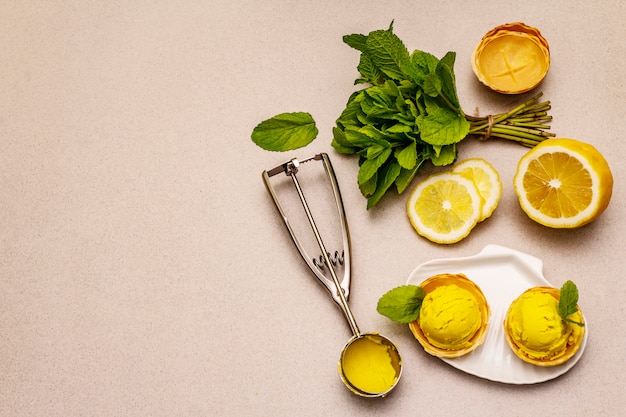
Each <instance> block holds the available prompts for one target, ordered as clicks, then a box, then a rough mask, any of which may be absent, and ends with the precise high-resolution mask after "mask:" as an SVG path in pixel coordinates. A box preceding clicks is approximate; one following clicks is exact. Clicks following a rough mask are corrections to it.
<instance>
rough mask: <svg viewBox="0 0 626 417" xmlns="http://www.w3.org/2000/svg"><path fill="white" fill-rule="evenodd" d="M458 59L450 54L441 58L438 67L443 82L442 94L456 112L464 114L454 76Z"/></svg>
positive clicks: (454, 54) (452, 53) (453, 54)
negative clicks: (455, 63) (455, 62)
mask: <svg viewBox="0 0 626 417" xmlns="http://www.w3.org/2000/svg"><path fill="white" fill-rule="evenodd" d="M455 59H456V53H454V52H448V53H447V54H445V55H444V57H443V58H441V61H439V64H438V65H437V75H438V77H439V79H440V80H441V92H442V95H443V96H444V97H445V98H446V100H447V101H448V103H449V104H451V105H452V106H453V107H454V110H456V111H458V112H459V113H463V110H462V109H461V104H460V103H459V97H458V96H457V92H456V77H455V76H454V61H455Z"/></svg>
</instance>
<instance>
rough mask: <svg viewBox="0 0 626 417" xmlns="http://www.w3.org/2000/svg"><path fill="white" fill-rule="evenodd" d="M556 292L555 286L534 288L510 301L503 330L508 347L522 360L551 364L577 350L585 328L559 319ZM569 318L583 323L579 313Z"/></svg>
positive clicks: (543, 364)
mask: <svg viewBox="0 0 626 417" xmlns="http://www.w3.org/2000/svg"><path fill="white" fill-rule="evenodd" d="M559 295H560V292H559V290H558V289H557V288H550V287H534V288H531V289H529V290H527V291H525V292H524V293H522V294H521V295H520V296H519V297H518V298H517V299H516V300H514V301H513V302H512V303H511V305H510V307H509V309H508V311H507V315H506V318H505V321H504V330H505V334H506V339H507V342H508V344H509V346H510V347H511V349H513V352H515V354H516V355H517V356H518V357H519V358H521V359H522V360H524V361H526V362H528V363H532V364H534V365H539V366H554V365H560V364H562V363H564V362H565V361H567V360H568V359H569V358H571V357H572V356H573V355H574V354H575V353H576V352H577V351H578V348H579V347H580V345H581V342H582V338H583V335H584V331H585V330H584V329H585V328H584V327H581V326H578V325H577V324H573V323H569V322H565V321H564V320H563V319H562V318H561V316H560V315H559ZM571 319H572V320H574V321H577V322H580V323H582V322H583V316H582V313H581V312H580V311H578V312H576V313H574V314H573V315H572V316H571Z"/></svg>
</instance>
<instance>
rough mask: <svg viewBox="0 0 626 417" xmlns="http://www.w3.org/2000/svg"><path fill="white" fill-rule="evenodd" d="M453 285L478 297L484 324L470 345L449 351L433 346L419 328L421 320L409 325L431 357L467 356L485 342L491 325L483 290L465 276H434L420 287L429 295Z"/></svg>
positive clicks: (489, 311)
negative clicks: (438, 289)
mask: <svg viewBox="0 0 626 417" xmlns="http://www.w3.org/2000/svg"><path fill="white" fill-rule="evenodd" d="M452 284H454V285H456V286H458V287H460V288H463V289H465V290H467V291H469V292H470V293H471V294H473V295H474V296H475V297H476V300H477V301H478V307H479V310H480V313H481V319H482V323H481V326H480V328H479V329H478V330H477V331H476V333H475V334H474V336H472V338H471V339H470V341H469V342H470V345H469V346H467V347H465V348H462V349H458V350H447V349H441V348H439V347H437V346H433V345H432V344H431V343H430V342H429V341H428V339H427V338H426V336H425V335H424V332H422V329H421V328H420V326H419V318H418V319H417V320H414V321H412V322H411V323H409V328H410V329H411V333H413V336H415V338H416V339H417V341H418V342H419V343H420V345H422V347H423V348H424V350H425V351H426V352H427V353H429V354H430V355H433V356H437V357H439V358H458V357H460V356H463V355H467V354H468V353H470V352H471V351H473V350H474V349H476V348H477V347H478V346H480V345H481V344H482V343H483V342H484V341H485V336H486V335H487V327H488V325H489V316H490V315H491V310H490V308H489V304H488V303H487V299H486V298H485V295H484V294H483V292H482V290H481V289H480V288H479V287H478V285H476V284H475V283H474V282H473V281H472V280H470V279H469V278H467V277H466V276H465V275H463V274H438V275H433V276H432V277H430V278H427V279H426V280H424V282H422V283H421V284H420V287H422V288H423V289H424V291H425V292H426V294H428V293H429V292H431V291H433V290H434V289H435V288H437V287H439V286H444V285H452Z"/></svg>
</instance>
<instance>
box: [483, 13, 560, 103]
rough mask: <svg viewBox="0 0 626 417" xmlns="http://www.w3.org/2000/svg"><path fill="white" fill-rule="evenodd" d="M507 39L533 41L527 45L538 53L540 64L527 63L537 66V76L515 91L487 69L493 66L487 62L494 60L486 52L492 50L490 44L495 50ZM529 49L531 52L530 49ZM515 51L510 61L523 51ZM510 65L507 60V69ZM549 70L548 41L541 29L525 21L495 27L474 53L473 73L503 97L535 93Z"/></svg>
mask: <svg viewBox="0 0 626 417" xmlns="http://www.w3.org/2000/svg"><path fill="white" fill-rule="evenodd" d="M507 38H508V39H510V40H512V41H514V40H520V39H526V40H528V41H530V42H531V43H527V46H528V45H530V48H531V49H533V50H534V52H535V53H537V54H538V61H533V62H526V64H527V65H531V64H532V65H534V66H535V68H536V70H537V71H538V74H536V75H535V76H533V77H531V78H530V79H527V80H523V81H524V82H520V83H519V85H518V86H517V87H515V88H505V87H503V86H502V85H501V84H500V83H498V82H497V81H496V80H495V79H494V77H495V76H496V74H492V73H490V72H489V71H488V67H489V66H490V65H489V64H488V62H486V61H488V60H489V59H494V57H493V54H489V53H484V52H485V50H486V49H487V48H489V45H490V44H491V47H492V48H493V45H495V42H499V41H502V40H504V39H507ZM526 49H527V50H529V49H528V48H526ZM513 50H514V51H515V54H514V55H513V56H512V57H510V58H511V59H516V57H517V54H519V53H520V51H522V50H523V48H519V46H518V47H516V48H513ZM499 52H500V55H501V56H503V55H504V53H503V52H502V51H501V50H500V51H499ZM503 60H504V61H506V58H503ZM509 64H510V63H509V62H508V61H507V62H506V66H507V67H509ZM509 68H510V67H509ZM549 68H550V46H549V45H548V41H547V40H546V39H545V38H544V37H543V36H542V35H541V32H540V31H539V29H537V28H534V27H532V26H528V25H526V24H524V23H522V22H514V23H506V24H503V25H500V26H497V27H495V28H493V29H492V30H490V31H489V32H487V33H486V34H485V35H484V36H483V37H482V39H481V40H480V42H479V43H478V45H476V48H475V49H474V52H473V53H472V69H473V70H474V74H476V77H477V78H478V80H479V81H480V82H481V83H482V84H484V85H486V86H487V87H489V88H490V89H492V90H494V91H497V92H499V93H502V94H521V93H525V92H527V91H530V90H532V89H533V88H535V87H537V86H538V85H539V84H541V82H542V81H543V79H544V78H545V76H546V75H547V73H548V69H549Z"/></svg>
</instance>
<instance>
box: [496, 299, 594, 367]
mask: <svg viewBox="0 0 626 417" xmlns="http://www.w3.org/2000/svg"><path fill="white" fill-rule="evenodd" d="M533 291H539V292H544V293H546V294H550V295H551V296H553V297H554V298H555V299H556V300H557V301H558V300H560V294H561V291H560V290H559V289H558V288H553V287H533V288H529V289H527V290H526V291H524V292H523V293H522V294H521V295H520V296H519V297H518V298H517V299H515V300H514V301H513V302H512V303H511V306H510V307H509V309H508V311H507V314H506V317H505V319H504V335H505V338H506V341H507V343H508V345H509V347H510V348H511V350H512V351H513V353H515V355H516V356H517V357H518V358H520V359H521V360H523V361H524V362H527V363H530V364H532V365H536V366H543V367H548V366H557V365H562V364H564V363H565V362H567V361H568V360H570V359H571V358H572V357H573V356H574V355H575V354H576V352H578V350H579V349H580V347H581V346H582V341H583V338H584V336H585V327H580V333H578V337H577V338H576V339H575V340H573V341H571V342H570V341H569V340H568V343H567V346H566V348H565V353H564V354H563V355H561V356H559V357H558V358H554V359H550V358H546V359H537V358H531V357H530V356H528V355H526V354H525V353H524V352H522V350H521V349H520V347H519V346H518V345H517V344H516V343H515V341H514V340H513V338H512V337H511V332H510V330H509V316H510V314H509V313H510V312H511V309H512V306H513V304H514V303H515V301H517V300H518V299H519V298H521V297H522V295H524V294H526V293H528V292H533ZM576 307H577V308H578V312H576V313H574V314H572V315H571V316H570V317H571V318H572V320H574V321H578V322H580V323H584V318H583V314H582V312H581V311H580V307H579V306H578V305H577V306H576ZM568 325H569V326H578V325H576V324H570V323H568Z"/></svg>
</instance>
